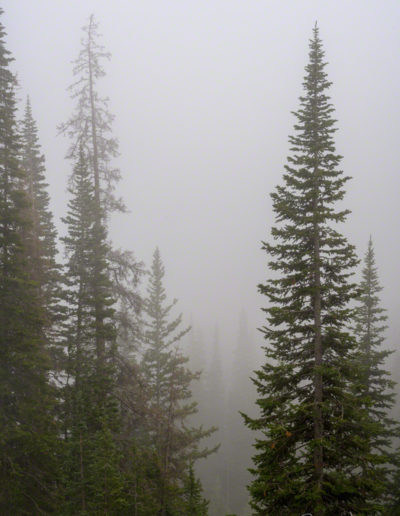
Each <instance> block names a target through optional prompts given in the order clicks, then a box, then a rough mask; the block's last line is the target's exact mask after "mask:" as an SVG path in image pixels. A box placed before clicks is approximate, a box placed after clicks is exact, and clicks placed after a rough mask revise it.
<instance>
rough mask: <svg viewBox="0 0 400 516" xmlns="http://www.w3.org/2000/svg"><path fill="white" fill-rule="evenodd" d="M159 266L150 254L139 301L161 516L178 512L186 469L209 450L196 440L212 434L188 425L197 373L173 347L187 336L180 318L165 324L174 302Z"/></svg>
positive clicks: (194, 406) (158, 259) (157, 257)
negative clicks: (141, 302) (144, 292)
mask: <svg viewBox="0 0 400 516" xmlns="http://www.w3.org/2000/svg"><path fill="white" fill-rule="evenodd" d="M164 274H165V272H164V266H163V264H162V261H161V257H160V252H159V250H158V249H156V250H155V252H154V255H153V262H152V267H151V271H150V277H149V284H148V297H147V298H146V299H145V301H144V307H143V312H144V316H145V329H144V331H143V352H144V353H143V359H142V362H141V367H142V370H143V374H144V378H145V380H146V384H147V388H148V390H149V402H150V407H149V415H148V422H147V425H148V427H147V430H148V434H149V444H150V446H152V447H153V449H154V450H155V452H156V454H157V457H158V467H159V480H158V504H159V508H158V512H157V514H159V515H160V516H167V515H169V514H175V512H177V511H179V509H180V508H182V503H183V502H182V497H181V488H182V483H183V481H184V478H185V471H186V469H187V468H188V466H189V464H190V463H191V462H192V461H193V460H195V459H197V458H200V457H205V456H207V455H208V454H209V453H210V452H211V451H212V450H208V449H202V450H200V449H199V441H200V440H201V439H203V438H204V437H207V436H209V435H210V434H211V433H212V432H213V431H214V429H213V428H211V429H209V430H204V429H203V428H202V427H200V428H192V427H189V426H187V422H188V419H189V418H190V417H191V416H192V415H193V414H195V413H196V412H197V403H196V402H195V401H193V400H192V399H191V390H190V384H191V382H192V381H193V380H194V379H196V378H198V376H199V373H192V372H191V371H190V370H189V369H188V368H187V367H186V364H187V362H188V358H187V357H186V356H184V355H183V354H182V352H181V351H180V349H179V348H178V344H179V341H180V339H181V338H182V337H183V336H184V335H185V334H186V333H187V332H188V331H189V328H187V329H180V325H181V321H182V316H181V315H179V316H178V317H176V318H175V319H172V320H170V319H169V314H170V312H171V309H172V308H173V307H174V306H175V304H176V300H174V301H173V302H172V303H170V304H168V303H166V300H167V296H166V293H165V288H164V286H163V277H164Z"/></svg>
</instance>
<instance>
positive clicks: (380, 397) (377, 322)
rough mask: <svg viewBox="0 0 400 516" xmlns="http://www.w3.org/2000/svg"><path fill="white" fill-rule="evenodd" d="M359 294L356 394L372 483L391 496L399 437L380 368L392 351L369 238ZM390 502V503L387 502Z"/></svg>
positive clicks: (366, 470)
mask: <svg viewBox="0 0 400 516" xmlns="http://www.w3.org/2000/svg"><path fill="white" fill-rule="evenodd" d="M360 286H361V296H360V300H359V305H358V307H357V310H356V316H355V323H356V324H355V335H356V338H357V341H358V353H357V356H356V360H357V372H358V383H357V384H356V393H358V394H359V395H360V397H361V399H362V400H365V407H366V409H367V410H368V412H369V414H370V416H371V419H372V424H371V426H370V431H369V435H368V441H369V446H370V449H371V453H375V454H377V456H376V459H375V461H376V464H375V465H374V469H375V470H377V471H378V472H379V474H378V475H377V477H376V479H375V482H377V483H378V486H379V489H380V490H381V491H382V493H384V494H386V497H388V498H389V500H390V498H391V497H392V492H393V486H392V485H391V479H392V476H393V466H394V467H395V468H396V467H397V468H398V466H399V463H398V462H399V458H398V457H397V456H396V454H395V453H393V452H392V451H391V450H390V449H391V447H392V446H393V440H394V439H395V438H396V437H397V438H399V437H400V427H399V425H398V423H397V422H396V421H394V420H393V419H391V418H390V417H389V415H388V413H389V412H390V410H391V409H393V406H394V403H395V399H394V398H395V393H394V391H393V389H394V386H395V382H394V381H393V380H391V378H390V373H389V372H387V371H386V370H385V369H384V364H385V361H386V360H387V358H388V357H389V356H390V355H391V354H392V351H388V350H387V349H383V344H384V341H385V337H384V332H385V330H386V329H387V325H386V322H387V315H386V310H385V309H384V308H382V307H381V306H380V298H379V292H380V291H381V290H382V287H381V286H380V285H379V279H378V270H377V267H376V263H375V253H374V247H373V243H372V238H370V240H369V242H368V249H367V252H366V253H365V258H364V268H363V270H362V281H361V285H360ZM363 469H364V473H365V476H366V477H367V478H368V479H370V478H371V473H370V470H371V467H370V466H369V465H367V464H365V465H364V466H363ZM389 503H390V502H389Z"/></svg>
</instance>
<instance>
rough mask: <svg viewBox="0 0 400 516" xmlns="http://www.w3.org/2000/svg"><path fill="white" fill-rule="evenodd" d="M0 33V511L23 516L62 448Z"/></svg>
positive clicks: (40, 504) (50, 495)
mask: <svg viewBox="0 0 400 516" xmlns="http://www.w3.org/2000/svg"><path fill="white" fill-rule="evenodd" d="M2 13H3V11H2V10H1V9H0V14H2ZM4 38H5V31H4V28H3V26H2V25H0V77H1V81H0V486H1V487H0V513H1V514H21V515H23V514H32V513H33V512H34V513H37V514H40V513H46V512H51V511H52V510H53V509H54V508H55V506H56V502H57V487H58V481H59V478H58V472H57V462H56V457H57V454H58V452H59V449H58V437H57V427H56V423H55V418H54V414H53V410H54V404H55V396H54V389H53V388H52V387H51V385H50V384H49V381H48V375H49V369H50V361H49V357H48V354H47V350H46V346H45V342H44V339H43V328H44V313H43V310H42V304H41V302H40V299H39V293H38V288H37V287H38V283H36V282H35V281H34V280H36V279H37V278H35V277H34V275H33V272H32V268H31V266H30V264H29V263H28V261H27V256H28V254H29V253H28V245H27V243H26V242H25V241H24V239H23V236H24V235H26V234H27V233H28V232H29V231H30V230H31V229H30V228H31V227H32V223H33V221H30V220H29V218H28V214H29V201H30V199H29V197H28V196H27V193H26V191H25V189H24V185H25V182H26V175H25V174H24V171H23V168H22V166H21V161H20V155H21V140H20V136H19V131H18V126H17V120H16V101H15V87H16V79H15V77H14V75H13V73H12V72H11V70H10V62H11V61H12V58H11V56H10V53H9V52H8V50H6V48H5V42H4Z"/></svg>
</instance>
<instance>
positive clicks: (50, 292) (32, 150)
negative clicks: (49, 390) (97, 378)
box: [21, 97, 64, 367]
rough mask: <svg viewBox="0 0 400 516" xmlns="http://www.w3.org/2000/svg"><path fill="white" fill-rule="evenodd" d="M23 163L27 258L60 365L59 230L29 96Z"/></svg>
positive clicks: (23, 128)
mask: <svg viewBox="0 0 400 516" xmlns="http://www.w3.org/2000/svg"><path fill="white" fill-rule="evenodd" d="M21 164H22V168H23V171H24V174H25V177H24V183H25V191H26V193H27V197H28V209H27V213H26V216H27V217H28V218H29V220H30V225H29V228H27V230H26V231H25V232H24V235H23V237H24V240H25V245H26V248H27V261H28V263H29V267H30V268H31V276H32V279H33V280H34V281H35V282H36V284H37V289H38V296H39V299H40V302H41V305H42V307H43V313H44V323H45V324H44V337H45V339H46V343H47V346H48V348H49V351H50V352H51V354H52V357H53V360H54V359H56V362H55V363H53V367H58V366H57V363H58V364H60V360H61V355H62V350H61V347H60V334H61V329H62V322H63V319H64V310H63V308H62V305H61V298H62V289H61V269H60V266H59V265H58V264H57V261H56V256H57V245H56V237H57V232H56V229H55V226H54V223H53V215H52V213H51V211H50V206H49V203H50V198H49V194H48V192H47V187H48V185H47V183H46V168H45V158H44V155H43V154H42V152H41V148H40V144H39V138H38V130H37V126H36V122H35V120H34V118H33V115H32V108H31V103H30V100H29V97H28V98H27V101H26V106H25V113H24V118H23V120H22V123H21Z"/></svg>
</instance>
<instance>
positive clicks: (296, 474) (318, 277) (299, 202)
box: [246, 26, 379, 516]
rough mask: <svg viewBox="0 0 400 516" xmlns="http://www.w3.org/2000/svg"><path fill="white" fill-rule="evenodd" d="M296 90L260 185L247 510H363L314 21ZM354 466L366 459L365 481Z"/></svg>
mask: <svg viewBox="0 0 400 516" xmlns="http://www.w3.org/2000/svg"><path fill="white" fill-rule="evenodd" d="M309 57H310V62H309V64H308V65H307V66H306V75H305V79H304V83H303V84H304V90H305V93H304V95H303V96H301V97H300V108H299V110H298V111H297V112H296V113H294V114H295V116H296V119H297V122H296V124H295V126H294V129H295V135H294V136H292V137H290V139H289V141H290V143H291V151H292V152H291V155H290V156H289V157H288V163H287V165H286V166H285V169H286V172H285V174H284V177H283V179H284V184H283V185H282V186H278V187H277V189H276V191H275V192H274V193H273V194H272V195H271V197H272V201H273V207H274V211H275V214H276V223H277V224H276V226H275V227H273V228H272V237H273V240H274V242H273V243H264V244H263V249H264V250H265V251H266V252H267V253H268V254H269V256H271V257H272V258H271V261H270V262H269V267H270V270H271V271H272V272H273V273H274V276H273V277H272V278H271V279H269V280H267V282H266V283H265V284H263V285H260V287H259V290H260V292H261V293H262V294H264V295H265V296H267V298H268V299H269V301H270V305H269V306H268V307H267V308H265V309H264V311H265V313H266V315H267V320H268V325H267V326H265V327H264V328H263V332H264V334H265V338H266V340H267V344H266V346H265V354H266V362H265V364H264V365H263V367H262V368H261V369H260V370H258V371H257V372H256V376H255V379H254V383H255V385H256V387H257V391H258V394H259V398H258V400H257V404H258V407H259V409H260V412H261V414H260V417H258V418H251V417H246V423H247V425H248V426H249V427H250V428H252V429H253V430H259V431H261V432H262V437H260V438H258V439H257V440H256V443H255V448H256V450H257V455H256V456H255V457H254V458H253V462H254V468H253V469H252V473H253V475H254V479H253V481H252V483H251V485H250V494H251V505H252V508H253V510H254V511H255V514H262V515H266V514H271V515H272V514H281V515H292V514H303V513H306V512H310V513H312V514H313V515H314V516H321V515H325V514H326V515H328V514H345V513H349V512H353V513H355V514H374V511H376V510H378V508H377V505H376V503H375V502H376V495H377V493H378V492H379V487H377V482H376V480H377V479H376V475H375V474H374V463H375V462H376V457H374V456H371V454H370V453H369V452H370V450H369V446H368V431H369V423H370V420H369V415H368V413H367V411H366V410H365V409H364V408H363V403H362V402H360V401H361V400H360V399H359V398H357V397H356V396H355V395H353V394H352V392H351V391H352V388H353V379H354V376H355V371H354V364H353V361H352V358H353V355H354V350H355V347H356V342H355V339H354V338H353V337H352V336H351V334H350V331H349V327H350V325H351V321H352V317H353V310H352V309H350V307H349V302H350V301H351V300H352V299H354V298H355V296H356V294H357V289H356V287H355V285H354V284H352V283H351V281H350V277H351V275H352V273H353V268H354V267H355V265H356V264H357V259H356V256H355V252H354V248H353V246H351V245H349V244H348V242H347V240H346V239H345V238H344V237H343V236H342V235H341V234H340V233H339V232H338V231H337V230H336V229H335V225H336V223H340V222H343V221H344V220H345V218H346V216H347V214H348V213H349V212H348V210H340V209H338V208H337V207H336V203H337V202H339V201H341V200H342V199H343V196H344V184H345V183H346V181H347V180H348V177H345V176H344V175H343V173H342V171H341V170H340V169H339V163H340V160H341V156H339V155H337V154H336V152H335V146H334V141H333V135H334V133H335V131H336V128H335V120H334V119H333V117H332V113H333V110H334V109H333V107H332V105H331V104H330V101H329V97H328V95H327V90H328V88H329V87H330V85H331V83H330V82H329V81H328V79H327V74H326V72H325V66H326V63H325V62H324V52H323V49H322V44H321V40H320V38H319V34H318V28H317V26H315V28H314V31H313V38H312V39H311V41H310V53H309ZM361 464H367V465H369V466H371V475H370V478H369V479H367V478H365V477H364V476H363V475H362V472H361V468H360V466H361Z"/></svg>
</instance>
